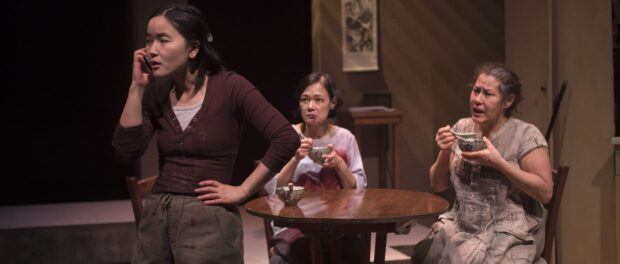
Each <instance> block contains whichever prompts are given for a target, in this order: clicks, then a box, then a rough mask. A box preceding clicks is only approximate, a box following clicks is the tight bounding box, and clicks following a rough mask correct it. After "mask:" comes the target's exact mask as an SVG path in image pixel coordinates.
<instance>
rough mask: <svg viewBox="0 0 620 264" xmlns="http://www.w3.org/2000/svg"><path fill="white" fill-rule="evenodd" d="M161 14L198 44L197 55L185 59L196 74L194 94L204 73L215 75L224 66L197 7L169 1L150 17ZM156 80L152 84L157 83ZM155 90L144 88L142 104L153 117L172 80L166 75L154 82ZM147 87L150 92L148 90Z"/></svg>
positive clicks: (199, 86)
mask: <svg viewBox="0 0 620 264" xmlns="http://www.w3.org/2000/svg"><path fill="white" fill-rule="evenodd" d="M157 16H163V17H164V18H165V19H166V21H168V22H169V23H170V24H171V25H172V26H173V27H174V28H175V29H176V30H177V31H178V32H179V33H180V34H181V35H182V36H183V38H185V41H186V42H187V45H192V44H194V43H198V44H199V45H200V47H199V49H198V54H196V57H195V58H193V59H190V61H189V71H190V72H191V73H192V74H193V73H196V72H197V74H196V79H194V80H193V82H194V87H195V89H194V94H196V93H197V92H198V91H199V90H200V89H201V87H202V85H203V84H204V82H205V76H210V75H215V74H217V73H219V72H220V71H221V70H223V69H224V66H223V65H222V61H221V60H220V57H219V56H218V55H217V52H216V51H215V49H213V47H212V46H211V45H210V44H209V43H210V42H212V41H213V35H212V34H211V31H210V30H209V26H208V25H207V21H206V18H205V16H204V15H203V14H202V12H200V10H198V8H196V7H194V6H191V5H186V4H171V5H168V6H165V7H163V8H160V9H158V10H157V11H155V12H154V13H153V14H152V15H151V17H150V18H149V20H150V19H152V18H154V17H157ZM158 82H159V80H156V81H155V83H158ZM154 86H155V87H152V88H155V89H147V92H145V97H149V99H147V100H146V101H147V102H146V103H147V104H148V106H147V107H148V109H149V110H150V111H151V114H152V115H153V116H154V117H159V116H161V115H162V106H163V104H164V103H165V102H167V101H168V100H169V92H170V89H172V82H171V80H168V79H167V78H164V80H161V83H160V84H155V85H154ZM149 90H150V91H149Z"/></svg>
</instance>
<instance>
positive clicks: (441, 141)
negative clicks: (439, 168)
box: [435, 125, 456, 150]
mask: <svg viewBox="0 0 620 264" xmlns="http://www.w3.org/2000/svg"><path fill="white" fill-rule="evenodd" d="M455 141H456V137H455V136H454V134H452V132H450V125H447V126H445V127H442V128H440V129H438V130H437V134H435V142H436V143H437V146H438V147H439V149H440V150H452V144H454V142H455Z"/></svg>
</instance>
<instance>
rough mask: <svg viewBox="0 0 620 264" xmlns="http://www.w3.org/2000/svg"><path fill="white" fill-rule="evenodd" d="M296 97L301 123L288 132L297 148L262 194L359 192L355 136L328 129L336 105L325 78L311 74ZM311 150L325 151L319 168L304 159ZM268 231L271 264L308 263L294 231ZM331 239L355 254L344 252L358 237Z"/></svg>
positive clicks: (361, 176) (305, 246)
mask: <svg viewBox="0 0 620 264" xmlns="http://www.w3.org/2000/svg"><path fill="white" fill-rule="evenodd" d="M296 95H297V99H298V100H299V111H300V114H301V117H302V119H303V122H301V123H299V124H296V125H294V126H293V127H294V128H295V130H296V131H297V133H299V135H300V137H301V138H302V140H301V146H300V147H299V148H298V149H297V152H296V153H295V156H293V157H292V158H291V160H290V161H289V162H288V163H287V164H286V165H285V166H284V168H282V170H280V172H279V173H278V174H276V176H275V177H274V178H273V179H272V180H271V181H270V182H269V183H267V184H266V185H265V189H266V190H267V192H269V193H272V194H273V193H275V188H276V187H279V186H285V185H287V184H288V183H289V182H293V183H294V184H295V185H298V186H304V187H305V188H306V190H321V189H358V190H359V189H364V188H365V187H366V175H365V173H364V168H363V165H362V157H361V155H360V151H359V148H358V146H357V141H356V140H355V136H353V134H351V132H349V130H347V129H345V128H342V127H339V126H336V125H334V124H332V123H331V122H330V119H329V118H332V117H333V116H334V115H335V113H336V110H337V109H338V107H339V106H340V104H341V100H340V98H338V93H337V90H336V86H335V83H334V81H333V80H332V79H331V78H330V77H329V75H327V74H325V73H320V72H315V73H311V74H309V75H307V76H306V77H305V78H304V79H303V80H302V81H301V82H300V84H299V86H298V89H297V94H296ZM317 146H318V147H328V148H329V149H330V150H331V152H330V153H328V154H326V155H323V162H322V163H320V164H319V163H317V162H315V161H313V160H312V159H310V157H309V156H308V154H309V152H310V150H311V149H312V147H317ZM274 229H276V231H275V233H276V235H275V236H274V242H275V243H274V244H275V247H274V248H273V249H272V250H270V251H271V254H272V257H271V261H270V262H271V263H304V262H309V261H310V260H311V257H310V245H309V241H308V238H307V237H305V235H304V234H303V233H302V232H301V231H300V230H298V229H294V228H286V229H279V228H277V227H274ZM334 238H335V239H336V241H338V243H339V244H341V245H344V244H347V245H350V246H352V247H354V248H356V249H350V247H349V249H346V250H345V251H346V252H349V253H352V255H353V254H355V252H358V250H359V247H356V245H359V237H358V236H334V237H331V238H329V239H330V240H332V241H334V240H333V239H334ZM326 240H327V239H326ZM343 241H347V242H343ZM324 242H327V241H324ZM340 242H343V243H340ZM324 244H326V243H324ZM343 250H344V249H343ZM346 252H343V253H346ZM357 255H359V254H357ZM349 260H350V259H349Z"/></svg>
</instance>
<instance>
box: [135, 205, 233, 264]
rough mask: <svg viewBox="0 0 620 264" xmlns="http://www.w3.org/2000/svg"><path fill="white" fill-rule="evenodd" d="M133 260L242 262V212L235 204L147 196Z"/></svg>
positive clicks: (138, 261) (158, 261)
mask: <svg viewBox="0 0 620 264" xmlns="http://www.w3.org/2000/svg"><path fill="white" fill-rule="evenodd" d="M131 262H132V263H177V264H179V263H214V264H215V263H243V231H242V224H241V215H240V214H239V211H238V210H237V208H236V207H235V206H232V205H223V206H207V205H204V204H203V203H202V202H201V201H199V200H198V199H196V197H192V196H185V195H175V194H166V193H165V194H152V195H150V196H149V197H148V198H147V199H145V204H144V210H143V212H142V218H141V220H140V226H139V227H138V239H137V240H136V244H135V247H134V251H133V257H132V261H131Z"/></svg>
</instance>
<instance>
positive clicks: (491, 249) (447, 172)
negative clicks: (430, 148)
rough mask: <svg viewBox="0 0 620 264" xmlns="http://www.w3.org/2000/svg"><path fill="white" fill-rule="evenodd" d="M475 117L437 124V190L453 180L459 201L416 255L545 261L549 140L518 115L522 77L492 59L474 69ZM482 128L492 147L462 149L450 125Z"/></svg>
mask: <svg viewBox="0 0 620 264" xmlns="http://www.w3.org/2000/svg"><path fill="white" fill-rule="evenodd" d="M474 79H475V84H474V86H473V87H472V90H471V94H470V97H469V106H470V117H468V118H463V119H461V120H459V121H458V122H457V123H456V124H455V125H454V126H453V127H450V126H445V127H442V128H440V129H439V130H438V131H437V134H436V136H435V141H436V142H437V145H438V146H439V148H440V151H439V155H438V157H437V160H435V163H434V164H433V165H432V166H431V169H430V180H431V187H432V188H433V191H435V192H441V191H445V190H447V189H448V188H450V187H453V188H454V190H455V192H456V201H455V203H454V205H453V207H452V209H451V210H450V211H449V212H447V213H445V214H442V215H441V216H439V220H438V221H437V222H436V223H435V224H434V225H433V227H432V229H431V232H430V234H429V236H428V237H427V239H425V240H423V241H421V242H420V243H418V244H417V246H416V249H415V250H414V255H413V257H412V262H413V263H534V262H537V263H540V262H542V263H544V260H543V259H542V258H540V255H541V253H542V249H543V247H544V233H545V232H544V228H545V223H544V221H543V214H544V213H543V211H544V209H543V207H542V203H547V202H549V200H550V199H551V195H552V186H553V183H552V178H551V165H550V161H549V156H548V153H547V142H546V141H545V138H544V137H543V136H542V134H541V133H540V131H539V130H538V129H537V128H536V127H535V126H534V125H532V124H529V123H526V122H523V121H521V120H519V119H516V118H513V117H511V116H512V113H513V112H514V111H515V109H516V107H517V104H518V103H519V101H520V100H521V83H520V81H519V77H518V76H517V75H516V74H515V73H514V72H512V71H510V70H509V69H507V68H506V67H505V66H503V65H501V64H497V63H487V64H483V65H481V66H479V67H478V68H477V70H476V72H475V76H474ZM451 131H455V132H461V133H478V134H481V135H482V136H483V140H484V142H485V143H486V146H487V147H486V149H483V150H480V151H476V152H462V151H461V150H460V149H459V148H458V146H457V144H454V143H455V142H456V138H455V135H454V134H453V133H452V132H451Z"/></svg>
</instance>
